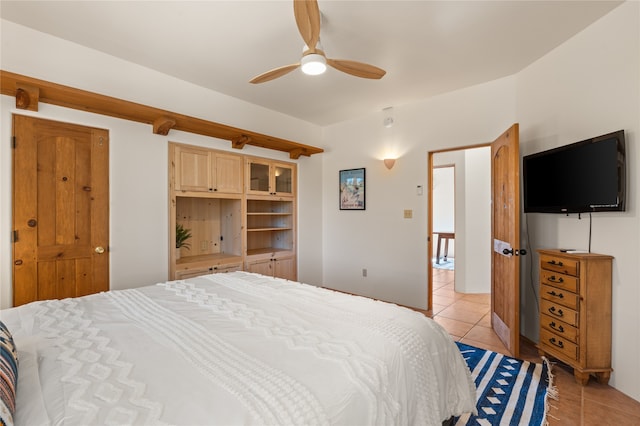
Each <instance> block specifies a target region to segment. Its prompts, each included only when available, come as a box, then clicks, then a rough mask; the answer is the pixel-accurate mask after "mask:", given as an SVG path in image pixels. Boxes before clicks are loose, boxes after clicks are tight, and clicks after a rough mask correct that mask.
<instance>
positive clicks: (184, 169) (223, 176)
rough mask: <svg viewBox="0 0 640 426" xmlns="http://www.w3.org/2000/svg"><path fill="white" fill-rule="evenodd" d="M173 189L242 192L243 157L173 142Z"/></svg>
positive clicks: (228, 192) (227, 192)
mask: <svg viewBox="0 0 640 426" xmlns="http://www.w3.org/2000/svg"><path fill="white" fill-rule="evenodd" d="M173 159H174V162H175V190H176V191H183V192H184V191H197V192H217V193H225V194H242V189H243V188H242V187H243V185H242V183H243V181H242V179H243V157H242V156H240V155H235V154H228V153H225V152H217V151H212V150H210V149H205V148H198V147H194V146H188V145H178V144H176V145H174V155H173Z"/></svg>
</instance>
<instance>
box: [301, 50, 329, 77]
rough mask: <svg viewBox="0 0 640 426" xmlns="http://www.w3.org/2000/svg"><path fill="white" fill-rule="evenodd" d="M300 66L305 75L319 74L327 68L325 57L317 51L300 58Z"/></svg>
mask: <svg viewBox="0 0 640 426" xmlns="http://www.w3.org/2000/svg"><path fill="white" fill-rule="evenodd" d="M300 68H301V69H302V72H303V73H305V74H307V75H320V74H322V73H324V72H325V71H326V70H327V59H326V58H325V57H324V56H322V55H319V54H317V53H309V54H308V55H305V56H303V57H302V59H301V60H300Z"/></svg>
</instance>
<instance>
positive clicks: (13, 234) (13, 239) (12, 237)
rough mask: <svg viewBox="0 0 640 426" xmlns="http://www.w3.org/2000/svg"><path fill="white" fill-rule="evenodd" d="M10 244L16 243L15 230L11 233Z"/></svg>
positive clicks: (16, 235) (16, 233) (16, 232)
mask: <svg viewBox="0 0 640 426" xmlns="http://www.w3.org/2000/svg"><path fill="white" fill-rule="evenodd" d="M11 242H12V243H17V242H18V231H17V230H14V231H13V232H12V233H11Z"/></svg>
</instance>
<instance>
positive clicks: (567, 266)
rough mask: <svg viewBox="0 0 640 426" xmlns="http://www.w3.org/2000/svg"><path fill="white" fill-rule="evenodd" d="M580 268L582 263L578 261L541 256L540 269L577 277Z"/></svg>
mask: <svg viewBox="0 0 640 426" xmlns="http://www.w3.org/2000/svg"><path fill="white" fill-rule="evenodd" d="M579 266H580V262H579V261H577V260H573V259H567V258H564V257H556V256H549V255H545V254H542V255H540V267H541V268H542V269H546V270H548V271H555V272H560V273H562V274H567V275H573V276H574V277H577V276H578V268H579Z"/></svg>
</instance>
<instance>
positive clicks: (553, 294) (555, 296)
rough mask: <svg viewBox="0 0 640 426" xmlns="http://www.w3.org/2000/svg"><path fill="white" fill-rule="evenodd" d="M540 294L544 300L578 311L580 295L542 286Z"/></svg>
mask: <svg viewBox="0 0 640 426" xmlns="http://www.w3.org/2000/svg"><path fill="white" fill-rule="evenodd" d="M540 294H541V295H542V298H543V299H547V300H549V301H551V302H554V303H559V304H561V305H564V306H566V307H568V308H571V309H575V310H577V309H578V295H577V294H575V293H572V292H570V291H567V290H563V289H560V288H557V287H552V286H550V285H546V284H542V286H541V287H540Z"/></svg>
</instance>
